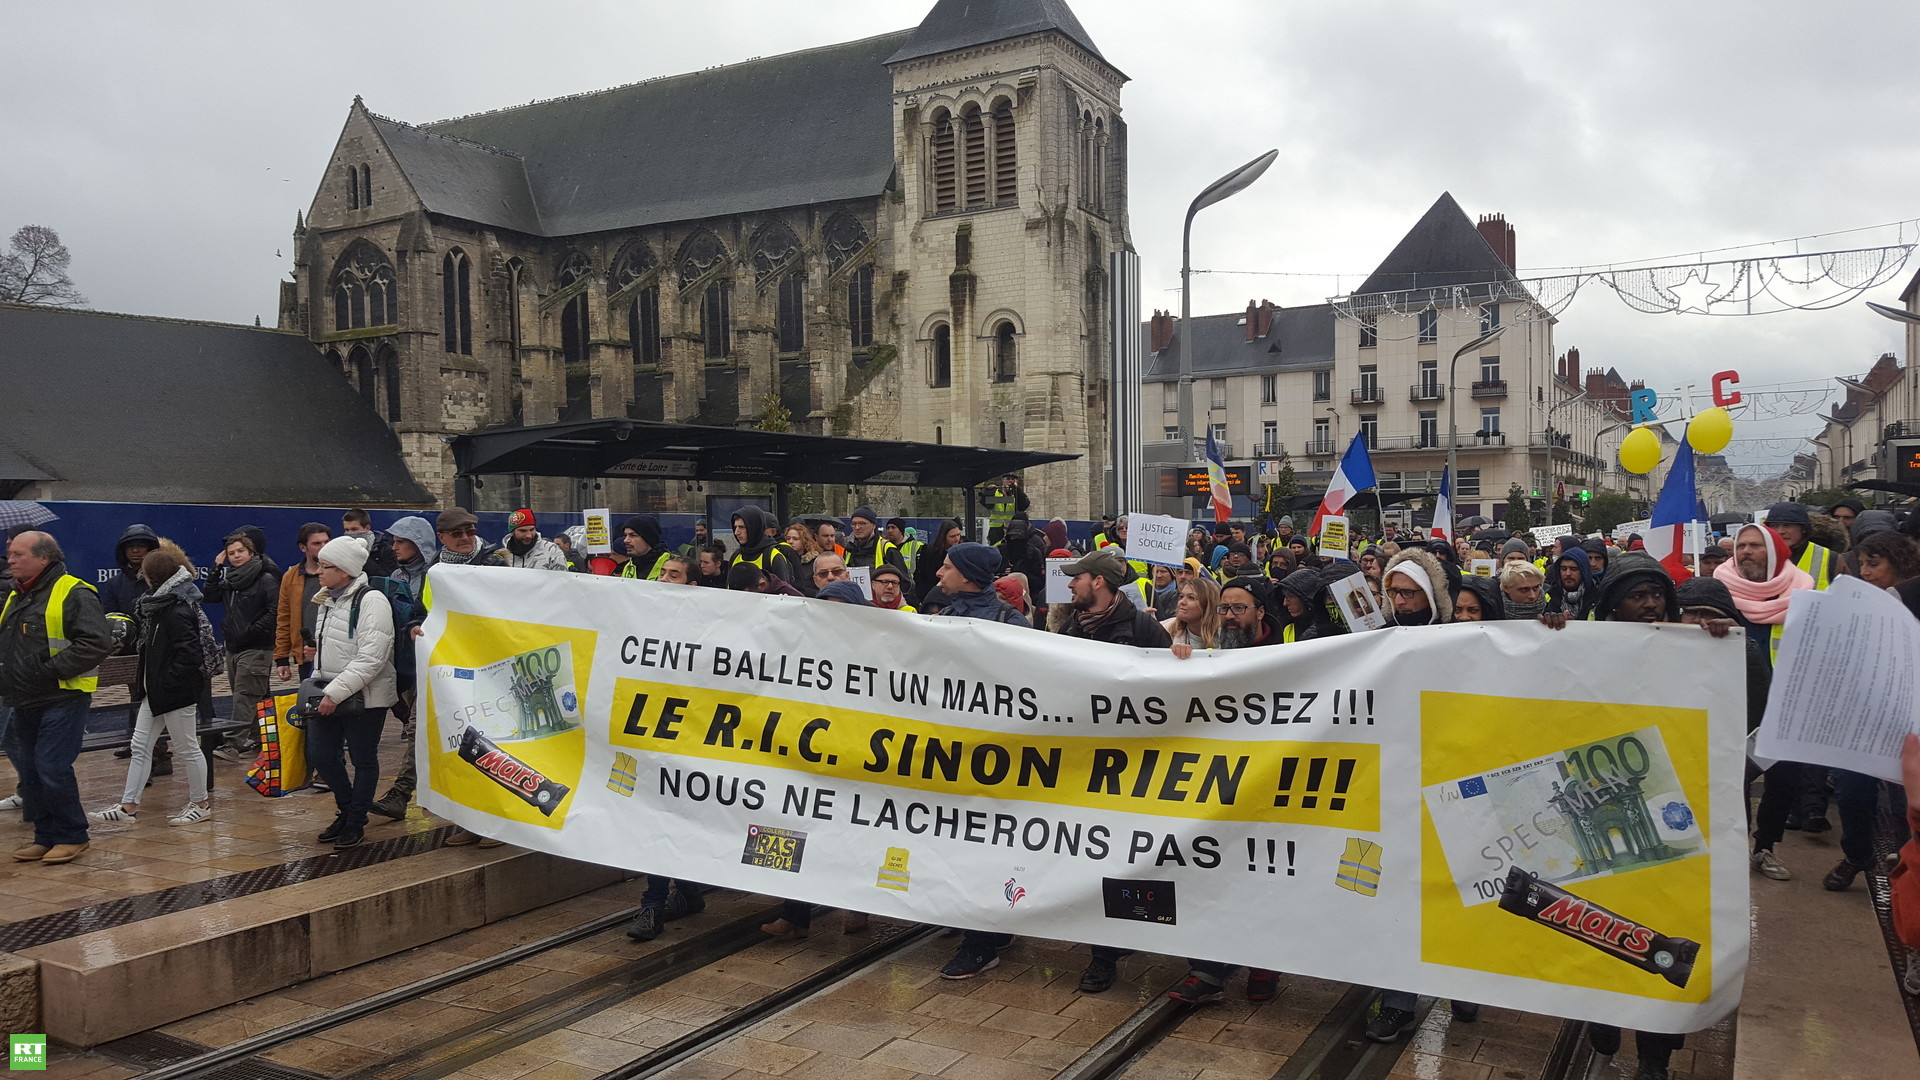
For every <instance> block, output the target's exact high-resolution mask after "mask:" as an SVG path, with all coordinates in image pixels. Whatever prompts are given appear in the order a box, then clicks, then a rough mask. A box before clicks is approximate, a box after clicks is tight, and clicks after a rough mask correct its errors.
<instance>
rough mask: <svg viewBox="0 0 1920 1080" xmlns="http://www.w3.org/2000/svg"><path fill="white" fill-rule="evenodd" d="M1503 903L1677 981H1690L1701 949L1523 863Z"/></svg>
mask: <svg viewBox="0 0 1920 1080" xmlns="http://www.w3.org/2000/svg"><path fill="white" fill-rule="evenodd" d="M1500 906H1501V907H1502V908H1503V909H1505V910H1507V911H1510V912H1512V913H1513V914H1515V915H1518V916H1520V917H1521V918H1523V919H1528V920H1531V921H1533V922H1537V923H1539V924H1541V925H1542V926H1545V927H1547V928H1549V929H1552V930H1558V931H1560V932H1561V933H1563V934H1565V935H1567V936H1568V937H1570V938H1573V939H1574V940H1576V941H1584V942H1586V943H1587V944H1588V945H1591V946H1593V947H1594V948H1596V949H1599V950H1600V951H1601V952H1603V953H1606V954H1607V955H1609V956H1613V957H1617V958H1619V959H1621V960H1624V961H1626V962H1627V963H1629V964H1632V965H1633V966H1634V967H1637V968H1639V969H1640V970H1642V971H1650V972H1652V973H1653V974H1655V975H1658V976H1660V977H1661V978H1663V979H1665V980H1667V981H1668V982H1670V983H1672V984H1673V985H1675V986H1681V987H1684V986H1686V985H1687V980H1688V979H1689V978H1691V977H1692V975H1693V962H1694V958H1695V957H1697V956H1698V955H1699V954H1700V943H1699V942H1697V941H1689V940H1687V939H1686V938H1677V937H1668V936H1666V935H1665V934H1661V933H1657V932H1656V931H1655V930H1654V929H1653V928H1652V927H1650V926H1643V925H1641V924H1640V923H1637V922H1635V921H1633V920H1632V919H1629V918H1626V917H1625V916H1622V915H1616V914H1614V913H1613V912H1611V911H1608V910H1607V909H1606V908H1603V907H1601V906H1600V905H1599V904H1596V903H1594V902H1593V901H1591V900H1582V899H1581V898H1580V897H1578V896H1575V895H1573V894H1572V893H1570V892H1568V891H1567V890H1565V889H1562V888H1560V887H1559V886H1558V885H1551V884H1548V883H1547V882H1544V881H1541V880H1540V879H1539V878H1537V877H1534V876H1533V875H1532V874H1529V873H1527V872H1526V871H1525V870H1522V869H1521V868H1520V867H1518V866H1516V867H1514V868H1513V869H1511V870H1509V871H1507V888H1506V891H1505V892H1504V893H1502V894H1501V896H1500Z"/></svg>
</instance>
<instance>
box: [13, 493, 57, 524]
mask: <svg viewBox="0 0 1920 1080" xmlns="http://www.w3.org/2000/svg"><path fill="white" fill-rule="evenodd" d="M58 520H60V515H59V514H56V513H54V512H53V511H51V510H49V509H47V508H46V507H44V506H41V505H40V504H39V503H37V502H30V501H27V500H21V499H11V500H0V529H14V528H19V527H22V526H24V527H26V528H32V527H33V526H35V525H45V524H46V523H47V522H49V521H58Z"/></svg>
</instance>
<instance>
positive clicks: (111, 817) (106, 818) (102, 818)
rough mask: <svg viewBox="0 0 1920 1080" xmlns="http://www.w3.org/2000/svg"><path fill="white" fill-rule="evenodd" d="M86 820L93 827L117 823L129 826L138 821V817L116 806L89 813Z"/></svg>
mask: <svg viewBox="0 0 1920 1080" xmlns="http://www.w3.org/2000/svg"><path fill="white" fill-rule="evenodd" d="M87 820H88V821H91V822H93V823H94V824H95V825H113V824H116V823H118V822H127V823H129V824H131V823H132V822H135V821H139V820H140V815H139V814H137V813H130V812H128V811H126V810H123V809H121V808H120V807H118V806H109V807H107V808H106V809H105V810H95V811H93V812H92V813H89V814H88V815H87Z"/></svg>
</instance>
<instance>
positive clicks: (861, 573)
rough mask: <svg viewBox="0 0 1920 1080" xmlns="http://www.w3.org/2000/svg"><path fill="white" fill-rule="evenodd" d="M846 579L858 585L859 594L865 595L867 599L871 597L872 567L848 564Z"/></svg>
mask: <svg viewBox="0 0 1920 1080" xmlns="http://www.w3.org/2000/svg"><path fill="white" fill-rule="evenodd" d="M847 579H848V580H849V581H852V582H853V583H854V584H855V585H858V586H860V595H861V596H864V597H866V598H867V599H868V600H872V599H873V567H871V566H849V567H847Z"/></svg>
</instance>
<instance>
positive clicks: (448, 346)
mask: <svg viewBox="0 0 1920 1080" xmlns="http://www.w3.org/2000/svg"><path fill="white" fill-rule="evenodd" d="M440 309H441V316H442V322H443V324H444V325H443V328H442V331H441V336H440V347H441V348H443V349H445V350H446V351H447V352H450V353H460V354H461V355H463V356H472V355H473V260H471V259H469V258H467V253H466V252H464V251H461V250H460V249H459V248H453V249H452V250H450V251H448V252H447V256H446V258H445V259H443V260H441V263H440Z"/></svg>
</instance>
